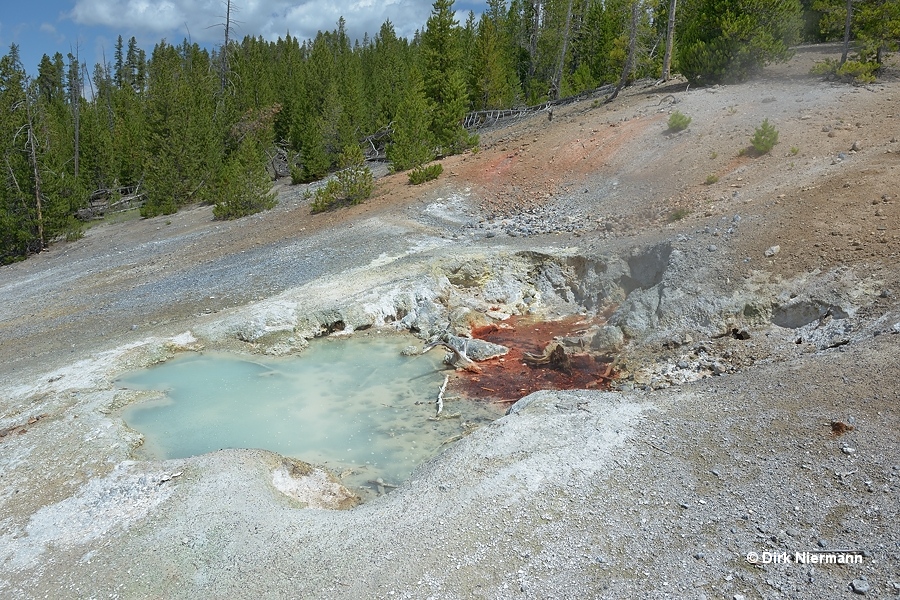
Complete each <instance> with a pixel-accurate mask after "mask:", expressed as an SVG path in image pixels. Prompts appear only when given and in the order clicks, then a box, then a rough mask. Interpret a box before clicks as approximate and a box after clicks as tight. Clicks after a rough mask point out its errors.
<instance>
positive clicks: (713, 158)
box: [709, 151, 719, 160]
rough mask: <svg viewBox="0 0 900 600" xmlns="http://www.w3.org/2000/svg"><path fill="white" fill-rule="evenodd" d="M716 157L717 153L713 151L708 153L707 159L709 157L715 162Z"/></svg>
mask: <svg viewBox="0 0 900 600" xmlns="http://www.w3.org/2000/svg"><path fill="white" fill-rule="evenodd" d="M718 156H719V153H718V152H715V151H713V152H710V153H709V157H710V158H711V159H712V160H716V157H718Z"/></svg>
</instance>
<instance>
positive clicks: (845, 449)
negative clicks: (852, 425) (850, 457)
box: [841, 446, 856, 454]
mask: <svg viewBox="0 0 900 600" xmlns="http://www.w3.org/2000/svg"><path fill="white" fill-rule="evenodd" d="M841 452H843V453H844V454H853V453H854V452H856V448H851V447H850V446H844V447H843V448H841Z"/></svg>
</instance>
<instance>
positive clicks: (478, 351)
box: [426, 332, 509, 362]
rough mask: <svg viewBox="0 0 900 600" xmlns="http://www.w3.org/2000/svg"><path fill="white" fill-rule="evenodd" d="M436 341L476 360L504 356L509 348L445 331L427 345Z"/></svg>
mask: <svg viewBox="0 0 900 600" xmlns="http://www.w3.org/2000/svg"><path fill="white" fill-rule="evenodd" d="M436 343H441V344H443V345H446V346H447V347H449V348H452V349H453V350H454V351H455V352H458V353H459V354H462V355H463V356H465V357H467V358H469V359H471V360H474V361H478V362H481V361H485V360H490V359H492V358H498V357H500V356H505V355H506V354H507V353H508V352H509V348H507V347H505V346H501V345H500V344H493V343H491V342H486V341H484V340H479V339H477V338H468V337H461V336H457V335H453V334H451V333H446V332H445V333H442V334H441V335H439V336H436V337H435V338H433V339H432V340H431V341H430V342H429V344H428V345H432V344H436ZM426 347H427V346H426Z"/></svg>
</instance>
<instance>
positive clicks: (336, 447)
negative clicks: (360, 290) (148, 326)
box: [119, 334, 501, 487]
mask: <svg viewBox="0 0 900 600" xmlns="http://www.w3.org/2000/svg"><path fill="white" fill-rule="evenodd" d="M408 345H410V338H407V337H402V336H376V335H369V336H366V335H360V334H357V335H354V336H351V337H349V338H343V339H324V340H318V341H315V342H313V343H312V344H311V345H310V347H309V348H308V349H307V350H305V351H304V352H303V353H302V354H301V355H298V356H292V357H287V358H270V357H261V356H260V357H256V356H254V357H242V356H237V355H232V354H225V353H185V354H183V355H179V356H178V357H176V358H174V359H172V360H169V361H167V362H165V363H163V364H160V365H156V366H154V367H151V368H149V369H145V370H143V371H139V372H136V373H133V374H130V375H127V376H125V377H123V378H122V379H121V380H120V381H119V385H120V386H121V387H124V388H128V389H137V390H158V391H161V392H164V395H163V396H162V397H161V398H159V399H154V400H149V401H144V402H140V403H136V404H132V405H129V406H128V407H126V408H125V409H124V410H123V412H122V418H123V419H124V420H125V422H126V423H127V424H128V425H129V426H130V427H131V428H133V429H135V430H137V431H139V432H141V433H142V434H144V436H145V442H144V445H143V447H142V450H141V451H142V453H144V454H145V455H146V456H147V457H149V458H158V459H166V458H183V457H188V456H195V455H198V454H204V453H206V452H211V451H214V450H219V449H221V448H264V449H267V450H272V451H274V452H278V453H279V454H282V455H285V456H291V457H294V458H299V459H301V460H304V461H306V462H309V463H313V464H317V465H322V466H325V467H327V468H329V469H330V470H331V471H332V472H334V473H335V474H336V475H339V476H342V479H343V481H344V483H345V485H351V486H354V487H366V486H369V487H373V484H371V483H370V482H372V481H375V480H377V479H382V480H383V481H385V482H388V483H391V484H398V483H400V482H401V481H403V480H404V479H406V478H407V477H408V476H409V475H410V473H411V472H412V471H413V469H414V468H415V467H416V466H417V465H419V464H421V463H422V462H424V461H425V460H427V459H428V458H430V457H432V456H434V455H435V454H436V453H437V452H439V451H440V450H441V449H442V448H443V447H444V445H445V442H447V441H448V440H449V439H452V438H454V437H455V436H458V435H460V434H463V433H465V432H467V431H470V430H471V428H472V427H473V426H474V425H477V424H483V423H485V422H489V421H491V420H493V419H496V418H497V417H498V416H499V415H500V414H501V409H500V408H499V407H497V406H493V405H490V404H485V403H483V402H477V403H476V402H472V401H468V400H454V399H453V398H452V397H450V394H449V393H448V394H446V395H445V406H444V414H445V415H448V414H455V413H459V417H458V418H445V419H441V420H438V421H432V420H429V417H433V416H434V413H435V406H434V399H435V397H436V396H437V393H438V390H439V389H440V386H441V384H442V383H443V380H444V373H445V372H446V371H444V368H443V365H442V364H441V363H440V359H441V357H442V353H441V352H440V351H437V350H434V351H432V352H429V353H428V354H425V355H421V356H412V357H407V356H402V355H401V354H400V350H402V349H403V348H404V347H405V346H408Z"/></svg>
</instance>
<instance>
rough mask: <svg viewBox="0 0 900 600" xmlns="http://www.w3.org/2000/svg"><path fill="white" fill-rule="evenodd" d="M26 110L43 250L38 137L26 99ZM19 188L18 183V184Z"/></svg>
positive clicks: (27, 143)
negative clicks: (35, 133)
mask: <svg viewBox="0 0 900 600" xmlns="http://www.w3.org/2000/svg"><path fill="white" fill-rule="evenodd" d="M25 110H26V114H27V116H28V132H27V137H26V145H27V146H28V159H29V162H31V168H32V169H33V170H34V206H35V211H36V213H37V229H38V240H39V241H40V243H41V250H43V249H44V247H45V246H46V244H45V243H44V214H43V208H42V206H41V171H40V169H39V168H38V161H37V137H36V136H35V135H34V117H33V115H32V114H31V101H30V100H29V99H28V98H27V97H26V99H25ZM16 187H18V183H17V184H16Z"/></svg>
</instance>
